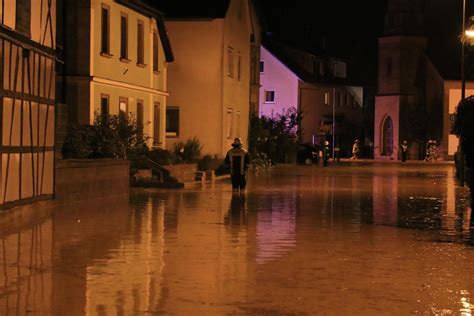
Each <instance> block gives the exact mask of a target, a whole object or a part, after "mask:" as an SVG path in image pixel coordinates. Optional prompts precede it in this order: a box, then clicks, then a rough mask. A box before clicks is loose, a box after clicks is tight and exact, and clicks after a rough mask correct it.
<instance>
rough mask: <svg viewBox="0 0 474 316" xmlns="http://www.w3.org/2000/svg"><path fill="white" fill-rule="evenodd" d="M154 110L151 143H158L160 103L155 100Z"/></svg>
mask: <svg viewBox="0 0 474 316" xmlns="http://www.w3.org/2000/svg"><path fill="white" fill-rule="evenodd" d="M154 110H155V111H154V112H153V144H155V145H157V144H159V143H160V126H161V124H160V104H159V103H158V102H155V109H154Z"/></svg>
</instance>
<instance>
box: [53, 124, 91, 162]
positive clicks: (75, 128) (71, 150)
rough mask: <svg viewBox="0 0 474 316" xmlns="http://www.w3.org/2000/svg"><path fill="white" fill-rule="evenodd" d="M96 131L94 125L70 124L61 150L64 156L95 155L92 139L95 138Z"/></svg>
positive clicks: (84, 156)
mask: <svg viewBox="0 0 474 316" xmlns="http://www.w3.org/2000/svg"><path fill="white" fill-rule="evenodd" d="M95 133H96V131H95V129H94V126H92V125H78V124H74V125H71V126H69V128H68V132H67V136H66V139H65V140H64V144H63V148H62V150H61V151H62V155H63V158H65V159H68V158H76V159H86V158H89V157H90V156H91V155H93V152H94V149H93V146H92V142H93V141H92V139H93V138H95Z"/></svg>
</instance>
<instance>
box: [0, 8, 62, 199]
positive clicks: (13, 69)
mask: <svg viewBox="0 0 474 316" xmlns="http://www.w3.org/2000/svg"><path fill="white" fill-rule="evenodd" d="M55 36H56V1H55V0H50V1H41V2H40V1H31V0H4V1H2V2H1V3H0V46H1V50H0V59H1V63H0V88H1V89H0V102H1V116H0V124H1V129H0V131H1V137H0V139H1V146H0V155H1V159H0V164H1V169H0V170H1V176H0V178H1V183H0V208H8V207H11V206H14V205H18V204H22V203H28V202H32V201H35V200H41V199H48V198H52V197H53V194H54V192H53V191H54V126H55V88H56V86H55V65H56V62H57V61H58V59H57V56H56V41H55Z"/></svg>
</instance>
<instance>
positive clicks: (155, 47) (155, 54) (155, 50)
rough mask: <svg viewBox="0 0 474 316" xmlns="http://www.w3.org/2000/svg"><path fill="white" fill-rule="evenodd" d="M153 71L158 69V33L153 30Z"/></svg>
mask: <svg viewBox="0 0 474 316" xmlns="http://www.w3.org/2000/svg"><path fill="white" fill-rule="evenodd" d="M153 71H159V69H158V34H157V33H156V32H153Z"/></svg>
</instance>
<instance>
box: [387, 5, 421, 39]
mask: <svg viewBox="0 0 474 316" xmlns="http://www.w3.org/2000/svg"><path fill="white" fill-rule="evenodd" d="M421 7H422V6H421V0H389V1H388V8H387V14H386V15H385V28H384V35H385V36H390V35H415V36H416V35H423V34H424V17H423V11H422V9H421Z"/></svg>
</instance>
